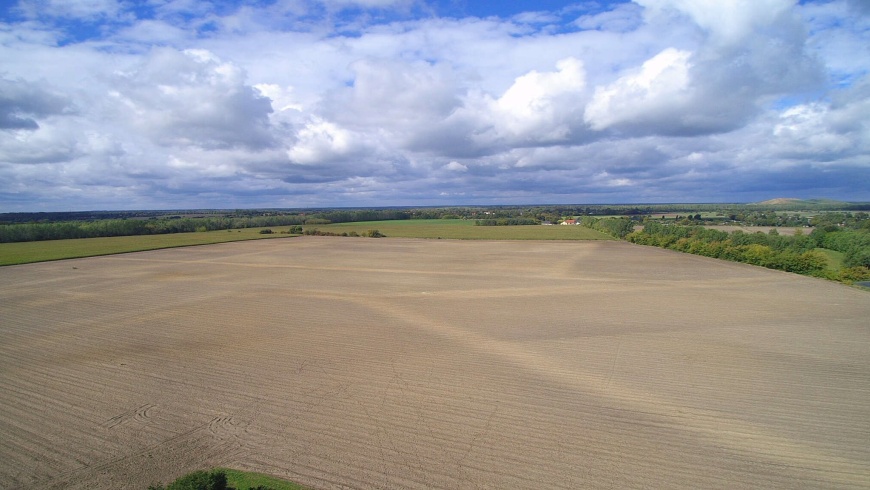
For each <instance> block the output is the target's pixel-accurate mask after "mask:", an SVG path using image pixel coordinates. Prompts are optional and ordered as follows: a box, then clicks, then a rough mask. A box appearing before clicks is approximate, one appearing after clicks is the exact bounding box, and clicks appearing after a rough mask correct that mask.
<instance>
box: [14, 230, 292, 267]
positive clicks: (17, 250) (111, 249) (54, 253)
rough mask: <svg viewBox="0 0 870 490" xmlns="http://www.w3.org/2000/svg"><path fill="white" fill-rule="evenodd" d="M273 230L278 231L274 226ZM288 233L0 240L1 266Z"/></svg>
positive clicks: (255, 231)
mask: <svg viewBox="0 0 870 490" xmlns="http://www.w3.org/2000/svg"><path fill="white" fill-rule="evenodd" d="M273 229H274V230H275V231H277V229H275V228H273ZM287 236H288V235H279V234H271V235H262V234H260V228H246V229H243V230H221V231H207V232H198V233H173V234H168V235H138V236H119V237H105V238H77V239H71V240H46V241H41V242H20V243H0V266H2V265H15V264H29V263H32V262H45V261H49V260H62V259H74V258H80V257H94V256H97V255H110V254H118V253H126V252H141V251H145V250H157V249H161V248H173V247H188V246H191V245H208V244H213V243H225V242H236V241H240V240H258V239H262V238H279V237H287Z"/></svg>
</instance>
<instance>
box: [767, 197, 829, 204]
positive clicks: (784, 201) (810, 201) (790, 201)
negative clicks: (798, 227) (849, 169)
mask: <svg viewBox="0 0 870 490" xmlns="http://www.w3.org/2000/svg"><path fill="white" fill-rule="evenodd" d="M754 204H756V205H759V206H783V205H792V206H794V205H820V204H821V205H828V206H830V205H836V204H846V203H844V202H842V201H835V200H833V199H797V198H794V197H777V198H775V199H768V200H767V201H761V202H756V203H754Z"/></svg>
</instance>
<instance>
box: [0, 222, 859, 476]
mask: <svg viewBox="0 0 870 490" xmlns="http://www.w3.org/2000/svg"><path fill="white" fill-rule="evenodd" d="M868 441H870V294H868V293H867V292H864V291H859V290H856V289H852V288H849V287H846V286H843V285H840V284H834V283H829V282H825V281H822V280H817V279H812V278H806V277H801V276H797V275H793V274H787V273H781V272H776V271H771V270H766V269H761V268H755V267H751V266H745V265H741V264H734V263H728V262H721V261H717V260H713V259H707V258H703V257H696V256H690V255H684V254H679V253H675V252H671V251H666V250H660V249H655V248H647V247H640V246H634V245H631V244H627V243H622V242H546V243H545V242H521V241H517V242H491V241H489V242H488V241H469V242H466V241H447V240H413V239H381V240H375V239H361V238H339V237H304V238H293V239H283V240H264V241H255V242H240V243H228V244H220V245H210V246H201V247H192V248H181V249H170V250H160V251H153V252H142V253H135V254H126V255H116V256H106V257H97V258H89V259H77V260H67V261H59V262H51V263H42V264H31V265H23V266H11V267H5V268H2V269H0V488H5V489H9V488H89V489H94V488H95V489H114V488H133V489H144V488H145V487H146V486H147V485H148V484H149V483H152V482H160V481H162V482H166V481H168V480H170V479H172V478H174V477H177V476H179V475H181V474H184V473H186V472H189V471H192V470H195V469H200V468H209V467H213V466H229V467H235V468H240V469H248V470H254V471H259V472H263V473H269V474H273V475H276V476H280V477H285V478H288V479H292V480H295V481H298V482H300V483H302V484H307V485H310V486H312V487H315V488H463V489H466V488H620V489H623V488H723V489H725V488H727V489H734V488H868V487H870V443H868Z"/></svg>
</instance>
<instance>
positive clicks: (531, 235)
mask: <svg viewBox="0 0 870 490" xmlns="http://www.w3.org/2000/svg"><path fill="white" fill-rule="evenodd" d="M263 229H265V228H245V229H241V230H222V231H207V232H194V233H175V234H165V235H136V236H121V237H104V238H77V239H69V240H47V241H39V242H18V243H0V266H5V265H20V264H30V263H36V262H48V261H53V260H65V259H76V258H84V257H96V256H101V255H114V254H120V253H131V252H144V251H148V250H160V249H165V248H176V247H190V246H195V245H212V244H216V243H226V242H235V241H244V240H259V239H264V238H287V237H292V236H295V235H288V234H286V233H287V231H288V230H289V227H285V226H282V227H270V228H268V229H270V230H272V231H273V232H274V233H271V234H261V233H260V231H261V230H263ZM305 229H306V230H313V229H318V230H321V231H323V232H328V233H334V234H338V235H340V234H342V233H351V232H356V233H359V234H364V233H366V232H367V231H369V230H373V229H377V230H379V231H380V232H381V233H383V234H385V235H386V236H387V238H426V239H442V238H443V239H452V240H613V239H614V238H613V237H610V236H607V235H605V234H603V233H601V232H598V231H595V230H592V229H589V228H585V227H582V226H540V225H538V226H533V225H529V226H474V222H473V221H469V220H458V219H457V220H453V219H439V220H393V221H363V222H352V223H335V224H327V225H306V226H305Z"/></svg>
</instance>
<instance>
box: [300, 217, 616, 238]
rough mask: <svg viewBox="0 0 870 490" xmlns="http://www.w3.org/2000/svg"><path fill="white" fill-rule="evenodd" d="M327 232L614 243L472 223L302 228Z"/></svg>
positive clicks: (562, 229)
mask: <svg viewBox="0 0 870 490" xmlns="http://www.w3.org/2000/svg"><path fill="white" fill-rule="evenodd" d="M305 228H306V229H309V228H317V229H319V230H322V231H328V232H331V233H344V232H347V233H350V232H351V231H355V232H357V233H359V234H362V233H365V232H366V231H368V230H378V231H380V232H381V233H383V234H384V235H386V236H387V237H389V238H436V239H437V238H445V239H453V240H614V238H613V237H611V236H608V235H605V234H604V233H601V232H598V231H595V230H592V229H590V228H586V227H583V226H561V225H554V226H543V225H524V226H475V225H474V220H463V219H421V220H396V221H363V222H356V223H336V224H330V225H306V226H305Z"/></svg>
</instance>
